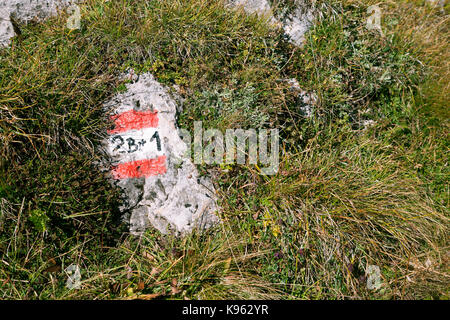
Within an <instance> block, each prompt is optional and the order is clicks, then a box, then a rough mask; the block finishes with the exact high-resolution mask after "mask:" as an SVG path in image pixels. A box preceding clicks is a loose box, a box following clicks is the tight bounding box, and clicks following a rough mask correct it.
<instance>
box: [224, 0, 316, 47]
mask: <svg viewBox="0 0 450 320" xmlns="http://www.w3.org/2000/svg"><path fill="white" fill-rule="evenodd" d="M229 4H230V6H231V7H242V8H243V9H244V10H245V11H246V12H248V13H257V14H258V15H261V16H265V17H267V18H268V19H269V20H270V21H271V22H272V23H274V24H277V25H281V26H282V27H283V30H284V32H285V33H286V34H287V35H288V36H289V38H290V41H291V42H292V43H293V44H295V45H297V46H302V45H303V42H304V40H305V33H306V32H307V31H308V30H309V28H310V27H311V25H312V23H313V20H314V12H315V10H316V9H315V7H314V6H313V5H311V4H308V3H307V1H305V0H296V1H295V5H296V9H295V10H294V12H293V13H292V14H290V15H289V16H288V17H287V18H286V19H285V20H284V21H278V20H277V19H276V18H275V16H274V14H273V11H272V8H271V7H270V4H269V2H268V1H267V0H229Z"/></svg>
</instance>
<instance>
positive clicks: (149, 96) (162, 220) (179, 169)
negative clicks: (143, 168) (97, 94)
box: [104, 73, 219, 235]
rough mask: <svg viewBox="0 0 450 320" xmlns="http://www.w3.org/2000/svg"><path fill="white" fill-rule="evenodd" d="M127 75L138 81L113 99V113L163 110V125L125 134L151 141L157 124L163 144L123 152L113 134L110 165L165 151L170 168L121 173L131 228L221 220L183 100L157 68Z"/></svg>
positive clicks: (169, 228)
mask: <svg viewBox="0 0 450 320" xmlns="http://www.w3.org/2000/svg"><path fill="white" fill-rule="evenodd" d="M126 77H127V78H129V79H133V83H131V84H127V91H126V92H125V93H121V94H118V95H117V96H115V97H114V98H113V99H111V100H110V101H108V102H107V103H106V104H105V108H106V110H109V111H110V112H112V114H122V113H124V112H129V111H131V110H134V111H157V115H158V119H159V123H158V127H157V128H153V129H143V130H130V131H128V132H126V133H120V134H124V135H127V136H130V137H138V139H141V138H142V137H143V139H145V140H146V141H147V142H149V141H150V140H149V138H150V137H149V135H150V134H153V132H154V131H152V130H156V131H158V133H159V136H160V137H161V150H159V149H158V148H156V147H153V149H152V148H150V147H147V148H146V149H145V148H144V147H142V148H141V149H140V150H138V151H136V152H134V153H132V154H129V153H125V152H123V153H120V152H118V151H117V150H116V149H117V146H116V144H115V143H114V141H113V140H112V139H113V137H114V135H110V136H109V137H108V138H107V139H105V142H104V151H105V153H106V154H107V155H108V158H109V162H110V165H111V166H113V167H114V166H117V165H118V164H121V163H131V162H135V161H139V160H143V159H155V158H157V157H158V156H165V157H166V168H167V171H166V173H165V174H158V175H150V176H145V177H142V178H126V179H118V180H116V181H115V182H114V183H115V184H116V185H117V186H119V187H120V188H122V190H123V191H124V194H125V195H126V202H125V205H124V206H123V207H122V208H120V209H121V211H122V212H130V214H129V217H127V218H128V219H129V222H130V232H131V233H132V234H134V235H139V234H141V233H142V232H143V231H145V229H147V228H148V227H149V226H150V225H152V226H153V227H155V228H156V229H158V230H159V231H160V232H161V233H163V234H167V233H174V234H177V235H180V234H186V233H190V232H192V231H193V230H194V229H204V228H209V227H211V226H213V225H215V224H217V223H218V222H219V219H218V218H217V216H216V215H215V214H214V213H215V211H217V209H218V208H217V205H216V194H215V190H214V187H213V185H212V183H211V182H210V180H209V179H207V178H200V177H199V174H198V172H197V169H196V167H195V165H194V164H193V163H192V161H191V159H190V152H188V146H187V144H186V143H185V142H184V141H183V140H182V138H181V137H180V135H179V131H178V129H177V126H176V113H177V108H179V106H178V105H177V104H176V102H175V100H174V99H173V98H172V97H171V96H170V95H169V93H168V91H167V89H166V88H165V87H163V86H162V85H161V84H159V83H158V82H157V81H156V80H155V79H154V77H153V76H152V75H151V74H148V73H147V74H142V75H140V76H139V77H137V76H136V75H134V74H133V73H129V74H128V75H127V76H126ZM134 111H133V112H134ZM146 130H147V131H146ZM116 178H117V177H116Z"/></svg>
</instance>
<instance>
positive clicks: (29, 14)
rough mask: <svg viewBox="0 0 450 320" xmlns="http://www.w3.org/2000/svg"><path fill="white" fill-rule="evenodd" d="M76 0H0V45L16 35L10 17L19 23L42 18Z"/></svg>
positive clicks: (2, 45)
mask: <svg viewBox="0 0 450 320" xmlns="http://www.w3.org/2000/svg"><path fill="white" fill-rule="evenodd" d="M76 2H79V1H78V0H0V47H4V46H8V45H9V43H10V41H11V40H10V39H11V38H12V37H14V36H15V35H16V33H15V32H14V28H13V24H12V22H11V19H10V17H13V19H14V20H16V21H18V22H20V23H28V22H30V21H32V20H38V21H40V20H43V19H45V18H47V17H49V16H54V15H56V14H57V13H58V10H60V9H63V8H65V7H67V6H69V5H71V4H74V3H76Z"/></svg>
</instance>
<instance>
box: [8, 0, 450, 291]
mask: <svg viewBox="0 0 450 320" xmlns="http://www.w3.org/2000/svg"><path fill="white" fill-rule="evenodd" d="M284 2H286V1H284ZM284 2H283V3H279V5H280V7H279V8H285V7H286V3H284ZM372 2H373V1H372ZM372 2H371V1H350V0H349V1H344V2H342V1H332V0H330V1H321V3H320V6H321V7H322V8H327V9H328V10H329V11H328V12H329V14H327V15H322V16H319V17H318V20H317V22H316V24H315V26H314V27H313V28H312V29H311V31H310V32H309V33H308V35H307V42H306V44H305V46H304V47H303V48H296V47H294V46H292V45H291V44H289V43H288V42H287V41H286V39H285V38H284V37H283V35H282V34H281V33H280V32H279V30H273V29H270V27H269V26H267V25H265V24H264V22H263V21H260V20H259V19H258V18H257V17H256V16H246V15H245V14H244V13H242V12H233V11H227V10H224V9H223V4H222V3H220V2H211V1H203V0H189V1H184V2H182V1H175V0H170V1H163V2H148V3H147V2H139V1H132V0H117V1H108V2H106V1H101V0H89V1H86V3H85V4H84V5H83V6H82V15H83V18H82V28H81V30H75V31H72V32H69V30H67V29H65V22H66V18H67V17H66V16H65V15H64V14H63V15H61V16H60V17H56V18H53V19H50V20H48V21H46V22H44V23H40V24H31V25H28V26H22V27H21V28H22V36H21V37H18V38H15V39H14V40H13V43H12V46H11V48H9V49H3V50H1V51H0V140H1V143H0V153H1V155H2V156H1V161H0V173H1V174H0V213H1V214H0V255H1V261H0V264H1V267H0V297H1V298H2V299H18V298H21V299H94V298H96V299H134V298H137V297H139V298H142V299H180V298H188V299H200V298H201V299H227V298H228V299H239V298H240V299H249V298H252V299H347V298H350V299H351V298H369V299H406V298H409V299H448V288H449V275H448V258H449V257H448V240H447V239H448V222H449V221H448V208H449V185H448V181H449V170H448V154H449V142H448V141H449V140H448V108H447V106H448V98H447V97H446V90H445V89H448V81H447V80H446V79H448V74H449V72H448V63H447V62H446V61H448V59H443V57H444V58H445V57H447V56H448V52H447V51H448V50H447V49H448V48H447V43H448V41H446V39H448V15H446V14H442V13H440V12H439V11H437V10H432V9H430V8H429V7H427V6H426V5H424V3H423V1H401V2H400V1H399V2H395V3H391V2H385V3H382V4H381V7H382V8H383V10H384V12H385V13H386V14H385V16H384V18H383V30H384V33H385V36H384V37H382V36H381V35H379V34H378V33H376V32H373V31H368V30H366V29H365V27H364V24H365V19H366V9H367V6H368V5H370V4H372ZM283 12H287V11H283V10H281V11H280V13H283ZM417 16H421V17H422V19H417ZM130 67H132V68H134V69H135V70H136V71H137V72H151V73H153V74H154V75H155V76H156V77H157V79H158V80H159V81H161V82H162V83H164V84H166V85H168V86H173V85H177V86H178V90H179V92H180V94H181V95H182V98H183V99H184V111H183V112H182V113H181V114H180V115H179V125H180V126H181V127H184V128H187V129H190V128H192V126H193V122H194V121H197V120H202V121H203V122H204V124H203V126H204V127H214V128H219V129H226V128H238V127H240V128H261V127H265V128H273V127H278V128H280V130H281V136H282V139H283V140H282V143H283V148H282V149H283V151H282V153H281V160H282V161H281V165H280V172H279V173H278V174H277V175H275V176H272V177H263V176H260V175H259V174H258V169H257V168H256V167H255V166H251V165H247V166H230V167H227V168H224V167H220V166H209V167H205V166H200V167H199V169H200V170H201V171H202V172H203V173H208V174H210V175H212V176H214V182H215V185H216V189H217V190H218V195H219V202H220V205H221V208H222V209H221V211H220V212H219V214H220V216H221V218H222V220H223V222H224V223H223V224H222V225H221V226H219V227H217V228H216V229H213V230H210V231H208V232H206V233H204V234H201V235H200V234H192V235H190V236H186V237H184V238H181V239H177V238H173V237H170V236H161V235H160V234H158V233H157V232H156V231H154V230H149V231H148V232H147V233H146V234H145V235H144V236H143V237H142V238H134V237H132V236H130V235H128V234H127V232H126V225H125V224H124V223H123V222H121V221H120V213H119V212H118V207H119V206H120V203H121V201H122V196H121V194H120V190H115V189H114V188H113V187H111V185H110V183H109V181H108V176H107V174H106V173H105V172H102V171H101V170H100V169H99V168H98V166H97V165H96V163H97V161H98V160H99V159H100V156H99V155H97V154H96V153H95V147H96V146H97V145H98V143H99V141H100V140H101V139H102V137H104V135H105V132H106V129H107V127H108V125H109V123H108V121H107V115H105V114H103V111H102V103H103V102H104V101H105V100H106V99H108V98H109V97H111V96H112V95H114V94H115V93H116V92H117V91H121V90H123V88H124V82H120V81H119V80H118V75H119V74H120V73H121V72H123V71H125V70H126V69H127V68H130ZM294 77H295V78H296V79H297V80H298V81H299V83H300V85H301V87H302V88H304V89H306V90H310V91H314V92H315V94H316V95H317V96H318V102H317V105H316V106H315V114H314V116H313V118H311V119H307V118H305V117H304V116H302V114H301V112H300V110H299V107H298V106H299V101H298V99H297V98H296V96H295V93H294V92H293V91H292V90H290V89H289V84H288V83H287V82H285V81H280V80H281V79H290V78H294ZM369 120H370V121H373V125H372V126H370V127H367V128H366V126H365V125H364V122H365V121H369ZM72 263H76V264H78V265H79V266H80V268H81V274H82V286H81V289H79V290H68V289H67V288H66V287H65V284H66V280H67V275H66V274H65V273H64V269H65V268H67V266H69V265H70V264H72ZM368 265H378V266H379V267H380V268H381V270H382V278H383V286H382V288H381V289H380V290H378V291H370V290H368V289H367V288H366V285H365V282H366V279H365V270H366V268H367V267H368Z"/></svg>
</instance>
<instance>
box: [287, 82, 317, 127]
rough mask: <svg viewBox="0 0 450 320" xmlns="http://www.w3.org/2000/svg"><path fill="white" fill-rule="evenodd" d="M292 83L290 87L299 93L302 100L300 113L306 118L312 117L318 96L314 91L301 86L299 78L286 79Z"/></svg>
mask: <svg viewBox="0 0 450 320" xmlns="http://www.w3.org/2000/svg"><path fill="white" fill-rule="evenodd" d="M286 81H287V82H288V83H289V84H290V89H291V90H293V91H295V92H296V93H297V96H298V98H299V100H300V105H299V106H298V107H299V109H300V113H301V114H302V115H303V116H305V117H306V118H311V117H312V116H313V114H314V107H315V105H316V104H317V96H316V95H315V94H314V93H311V92H307V91H305V90H303V89H302V88H301V87H300V84H299V83H298V81H297V79H295V78H292V79H288V80H286Z"/></svg>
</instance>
